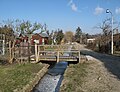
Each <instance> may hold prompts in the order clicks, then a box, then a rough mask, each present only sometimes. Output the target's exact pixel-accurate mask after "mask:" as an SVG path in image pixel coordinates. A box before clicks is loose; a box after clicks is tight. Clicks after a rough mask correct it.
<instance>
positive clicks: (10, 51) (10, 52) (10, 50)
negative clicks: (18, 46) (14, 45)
mask: <svg viewBox="0 0 120 92" xmlns="http://www.w3.org/2000/svg"><path fill="white" fill-rule="evenodd" d="M9 54H10V60H9V63H11V60H12V49H11V41H9Z"/></svg>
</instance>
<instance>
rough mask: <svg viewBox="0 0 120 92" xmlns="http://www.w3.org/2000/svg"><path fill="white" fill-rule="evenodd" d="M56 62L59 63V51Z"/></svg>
mask: <svg viewBox="0 0 120 92" xmlns="http://www.w3.org/2000/svg"><path fill="white" fill-rule="evenodd" d="M57 62H59V51H57Z"/></svg>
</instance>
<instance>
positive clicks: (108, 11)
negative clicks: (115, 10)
mask: <svg viewBox="0 0 120 92" xmlns="http://www.w3.org/2000/svg"><path fill="white" fill-rule="evenodd" d="M106 13H110V14H111V19H112V24H111V29H112V35H111V54H113V14H112V12H111V11H110V10H109V9H107V10H106Z"/></svg>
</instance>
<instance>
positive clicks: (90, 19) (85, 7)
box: [0, 0, 120, 34]
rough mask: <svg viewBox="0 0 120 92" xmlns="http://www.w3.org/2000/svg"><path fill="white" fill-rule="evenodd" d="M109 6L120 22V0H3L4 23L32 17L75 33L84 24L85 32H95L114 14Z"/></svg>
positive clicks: (0, 15)
mask: <svg viewBox="0 0 120 92" xmlns="http://www.w3.org/2000/svg"><path fill="white" fill-rule="evenodd" d="M106 9H110V10H111V12H112V13H113V15H114V20H115V21H118V22H120V0H0V22H1V21H2V20H7V19H20V20H30V21H31V22H40V23H41V24H44V23H46V24H47V26H48V29H49V30H56V29H58V28H60V29H63V30H64V31H73V32H75V30H76V28H77V27H78V26H80V27H81V29H82V31H83V32H85V33H89V34H94V33H101V32H102V31H101V30H100V29H99V30H98V29H95V28H94V27H95V26H96V25H98V24H99V23H102V21H103V20H104V19H105V18H107V17H110V16H111V15H110V14H106V13H105V10H106ZM119 29H120V28H119Z"/></svg>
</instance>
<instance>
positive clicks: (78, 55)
mask: <svg viewBox="0 0 120 92" xmlns="http://www.w3.org/2000/svg"><path fill="white" fill-rule="evenodd" d="M78 53H79V55H78V56H79V63H80V51H78Z"/></svg>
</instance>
